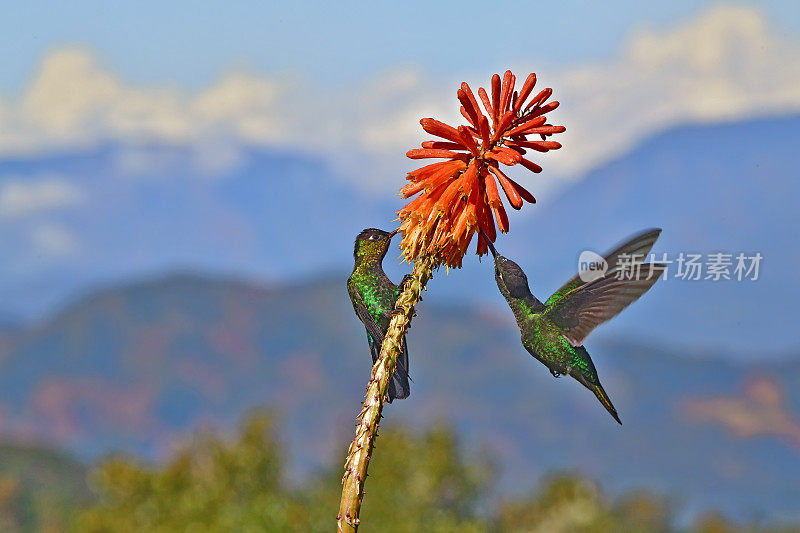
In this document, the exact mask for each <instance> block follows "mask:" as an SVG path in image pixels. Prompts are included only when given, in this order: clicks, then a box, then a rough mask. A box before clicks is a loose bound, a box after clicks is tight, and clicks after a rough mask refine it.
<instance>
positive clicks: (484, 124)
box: [480, 116, 491, 148]
mask: <svg viewBox="0 0 800 533" xmlns="http://www.w3.org/2000/svg"><path fill="white" fill-rule="evenodd" d="M480 126H481V141H482V142H483V148H486V147H488V146H489V136H490V135H491V130H490V129H489V121H488V120H487V119H486V117H483V116H482V117H481V124H480Z"/></svg>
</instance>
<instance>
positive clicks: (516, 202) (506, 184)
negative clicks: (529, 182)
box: [489, 166, 522, 210]
mask: <svg viewBox="0 0 800 533" xmlns="http://www.w3.org/2000/svg"><path fill="white" fill-rule="evenodd" d="M489 172H491V173H492V174H494V175H495V177H496V178H497V181H499V182H500V186H501V187H502V188H503V191H504V192H505V193H506V198H508V203H510V204H511V207H513V208H514V209H517V210H519V209H522V196H520V194H519V192H517V189H516V188H515V187H514V186H513V185H512V184H511V180H510V179H509V178H508V176H506V175H505V174H503V172H502V171H501V170H500V169H499V168H497V167H493V166H489Z"/></svg>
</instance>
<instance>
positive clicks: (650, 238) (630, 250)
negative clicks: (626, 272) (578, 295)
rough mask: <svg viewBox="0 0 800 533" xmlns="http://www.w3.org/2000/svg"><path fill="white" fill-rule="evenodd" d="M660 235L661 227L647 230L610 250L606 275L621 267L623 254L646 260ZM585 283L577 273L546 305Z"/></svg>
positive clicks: (607, 256) (606, 257) (606, 258)
mask: <svg viewBox="0 0 800 533" xmlns="http://www.w3.org/2000/svg"><path fill="white" fill-rule="evenodd" d="M659 235H661V229H660V228H655V229H650V230H646V231H643V232H641V233H639V234H638V235H635V236H633V237H631V238H630V239H628V241H626V242H625V243H623V244H621V245H619V246H618V247H617V248H616V249H615V250H613V251H611V252H608V254H606V256H605V260H606V264H607V265H608V271H607V272H606V275H608V274H609V273H610V272H613V271H614V270H615V269H616V268H618V267H619V265H620V257H621V256H622V257H627V258H628V259H630V258H631V257H634V256H635V257H641V258H642V259H641V260H642V261H644V259H645V258H646V256H647V254H648V253H650V250H651V249H652V248H653V245H654V244H655V242H656V239H658V236H659ZM584 284H585V282H584V281H583V280H581V278H580V275H575V276H574V277H573V278H572V279H571V280H569V281H568V282H566V283H565V284H564V285H562V286H561V288H560V289H558V290H557V291H556V292H555V293H553V295H552V296H551V297H550V298H548V299H547V301H546V302H545V305H551V304H554V303H556V302H557V301H558V300H560V299H562V298H564V297H565V296H566V295H567V294H568V293H569V292H571V291H573V290H575V289H577V288H578V287H580V286H581V285H584Z"/></svg>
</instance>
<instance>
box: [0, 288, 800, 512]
mask: <svg viewBox="0 0 800 533" xmlns="http://www.w3.org/2000/svg"><path fill="white" fill-rule="evenodd" d="M434 281H436V280H434ZM640 310H641V309H640V304H639V303H637V304H634V305H633V306H632V307H631V309H629V310H627V311H626V312H625V313H624V314H636V313H638V312H640ZM351 315H352V309H351V308H350V304H349V301H348V300H347V295H346V291H345V288H344V281H343V278H342V279H340V278H338V277H336V278H321V279H317V280H315V281H311V282H308V283H305V284H294V285H289V286H283V285H272V286H264V285H260V284H253V283H248V282H246V281H242V280H228V279H223V278H213V277H212V278H209V277H207V276H198V275H191V274H186V273H183V274H179V275H173V276H166V277H162V278H153V279H149V280H145V281H142V282H137V283H130V284H126V285H123V286H119V287H116V288H114V287H109V288H107V289H104V290H102V291H100V292H98V293H95V294H92V295H89V296H87V297H86V298H83V299H81V300H78V301H75V302H74V303H72V304H71V305H69V306H68V307H67V308H65V309H62V310H61V311H60V312H58V313H55V314H53V315H52V316H51V317H50V318H48V319H46V320H43V321H41V322H38V323H36V324H33V325H31V326H28V327H26V328H23V329H21V330H19V331H17V332H12V333H10V334H6V335H4V336H2V337H0V413H2V418H1V419H0V422H1V423H0V433H2V434H4V435H6V436H9V437H25V438H27V439H31V438H35V439H38V440H42V441H46V442H51V443H56V444H58V445H60V446H64V447H67V448H68V449H70V450H72V451H73V452H75V453H77V454H78V455H79V456H81V457H84V458H89V457H95V456H97V455H99V454H104V453H107V452H109V451H111V450H122V451H131V452H135V453H138V454H144V455H145V456H149V457H151V458H159V457H163V456H164V454H166V453H168V451H169V450H170V449H171V446H172V443H173V441H174V439H175V438H177V437H179V436H180V435H183V434H185V432H187V431H190V430H191V429H192V428H196V427H198V426H202V425H206V424H212V425H214V426H219V427H222V428H226V427H227V428H229V427H232V426H233V424H234V423H235V421H237V420H238V419H240V418H241V416H242V415H243V414H244V413H245V412H246V411H247V410H248V409H249V408H251V407H253V406H256V405H266V406H272V407H274V408H277V409H278V410H279V412H280V413H281V417H282V419H283V423H282V425H283V426H284V427H285V428H286V430H287V432H286V438H287V440H288V441H289V442H290V443H291V446H290V447H289V448H290V449H291V450H292V456H291V460H292V466H293V471H294V472H295V475H303V474H306V473H309V472H311V471H313V470H314V469H315V468H318V467H319V466H322V465H324V464H328V463H329V462H330V460H331V459H332V458H335V457H338V455H340V454H341V452H342V450H343V449H344V447H345V446H346V442H347V441H348V439H349V438H350V431H351V429H352V420H353V416H354V413H355V412H356V408H357V406H358V401H359V400H360V398H361V397H362V395H363V387H364V383H365V382H366V379H367V377H368V375H369V366H370V358H369V352H368V350H367V349H366V342H365V339H364V333H363V328H362V327H361V326H360V324H358V322H357V321H356V320H355V318H354V317H353V316H351ZM621 339H622V338H617V340H616V341H613V342H612V341H610V340H608V341H605V342H604V341H601V340H597V341H595V340H594V339H593V338H590V339H589V342H588V343H587V347H588V349H589V350H590V352H591V353H592V355H593V357H594V360H595V363H596V365H597V367H598V371H599V373H600V376H601V379H602V380H603V383H604V385H605V387H606V389H607V390H608V392H609V394H610V395H611V397H612V399H613V400H614V403H615V405H616V406H617V408H618V410H619V412H620V416H621V418H622V421H623V423H624V426H623V427H622V428H619V427H618V426H617V425H616V423H614V422H613V420H611V419H610V417H609V416H608V415H607V413H605V411H604V410H603V409H602V407H601V406H599V405H598V404H597V403H596V400H595V399H594V398H593V397H592V395H591V394H590V393H588V392H587V391H585V390H584V389H582V388H581V387H580V386H578V385H577V384H575V383H572V382H570V381H568V380H565V379H559V380H556V379H553V378H552V376H550V374H549V373H548V372H547V371H546V369H545V368H544V367H542V366H541V365H540V364H539V363H538V362H536V361H535V360H533V359H532V358H531V357H530V356H529V355H528V354H527V353H526V352H525V351H524V350H523V349H522V347H521V346H520V344H519V340H518V333H517V332H516V330H515V329H514V325H513V317H512V316H511V315H510V312H507V311H504V312H498V311H497V310H496V309H494V308H487V307H463V306H455V305H450V306H444V307H443V306H438V305H435V304H431V303H430V302H429V301H428V299H427V298H426V300H425V302H423V303H422V304H421V306H420V307H419V316H418V317H417V318H416V319H415V322H414V324H413V328H412V330H411V332H410V334H409V349H410V356H411V365H410V366H411V375H412V377H413V379H414V382H413V384H412V396H411V398H409V399H408V400H404V401H402V402H396V403H395V404H393V405H392V406H391V408H389V409H387V411H386V413H385V415H386V421H385V423H386V424H391V423H393V422H400V421H402V422H404V423H409V424H412V425H424V424H428V423H430V422H433V421H439V420H447V421H448V422H449V423H451V424H453V425H454V426H455V427H456V428H457V429H458V431H459V432H460V433H461V434H462V436H463V437H464V439H465V442H467V443H468V446H472V447H481V446H485V447H488V449H489V450H490V451H491V453H493V454H494V455H495V456H496V457H497V458H498V460H499V465H500V467H501V471H502V472H503V476H502V478H501V479H500V481H499V485H498V490H500V491H501V492H502V491H507V490H513V489H514V488H515V487H526V486H529V484H530V479H531V477H534V476H536V475H539V474H541V473H543V472H544V471H545V470H547V471H550V470H551V469H553V468H577V469H579V470H581V471H584V472H586V473H587V474H589V475H591V476H594V477H596V478H598V479H602V480H603V483H604V485H605V486H607V487H609V488H610V489H612V490H623V489H627V488H631V487H635V486H637V485H644V486H648V487H652V488H654V489H655V490H663V491H664V492H666V493H672V494H685V495H688V496H687V497H688V499H689V500H691V501H692V502H693V503H696V505H698V508H706V507H711V506H713V507H718V508H721V509H723V510H727V511H730V512H731V513H732V514H734V515H736V514H737V513H739V514H741V513H748V512H751V511H753V512H755V511H759V510H762V511H764V512H769V513H770V514H771V515H774V516H790V515H791V516H796V512H797V508H796V501H797V497H798V492H797V491H798V488H797V484H796V479H797V477H798V475H800V466H797V465H798V464H800V463H798V461H797V458H798V455H800V447H798V446H797V445H795V443H794V441H793V440H792V439H793V437H792V435H793V434H792V433H787V432H786V431H787V430H786V428H775V427H773V426H770V425H763V424H762V422H761V421H762V420H766V419H774V417H775V416H779V417H784V418H785V420H786V421H787V422H786V424H789V425H788V426H786V427H788V428H789V430H790V431H793V430H791V424H797V427H798V428H800V422H798V421H799V420H800V416H799V414H800V395H798V392H797V391H800V358H798V357H796V356H795V357H794V358H793V359H791V360H786V361H784V362H774V363H770V362H760V363H757V364H754V363H751V364H743V363H733V362H729V361H725V360H724V359H720V358H718V357H710V358H700V359H698V358H697V357H688V356H686V355H681V353H680V351H678V353H677V354H676V353H673V351H672V350H665V349H658V350H656V349H653V348H651V347H648V346H646V345H642V344H639V343H626V342H623V341H622V340H621ZM742 387H745V389H744V390H745V392H746V393H745V394H743V393H742V390H743V389H742ZM746 387H750V388H746ZM753 387H755V388H753ZM751 389H752V390H753V391H755V392H752V393H751V392H747V391H750V390H751ZM765 398H766V400H764V399H765ZM763 401H766V402H767V403H763ZM715 402H716V403H715ZM720 402H722V403H720ZM725 402H727V403H725ZM776 402H777V403H776ZM719 405H722V406H726V405H727V406H728V407H725V408H724V411H723V412H722V413H720V411H719V408H718V406H719ZM764 410H766V411H764ZM728 412H731V413H738V414H737V417H738V418H737V420H738V422H737V423H738V424H740V426H731V425H729V424H730V423H731V422H730V421H728V420H727V419H726V418H725V416H724V415H725V413H728ZM762 412H766V413H771V414H770V415H769V416H761V415H760V413H762ZM742 420H744V421H745V422H744V424H745V425H744V426H741V424H742V422H741V421H742ZM786 424H784V425H786ZM793 513H794V514H793Z"/></svg>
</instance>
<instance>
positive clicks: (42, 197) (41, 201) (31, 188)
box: [0, 175, 83, 219]
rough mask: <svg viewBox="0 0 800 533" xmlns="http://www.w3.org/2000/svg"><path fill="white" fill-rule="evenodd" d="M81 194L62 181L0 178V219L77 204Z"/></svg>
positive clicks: (48, 177)
mask: <svg viewBox="0 0 800 533" xmlns="http://www.w3.org/2000/svg"><path fill="white" fill-rule="evenodd" d="M82 199H83V194H82V191H81V190H80V189H79V188H78V187H77V186H76V185H74V184H73V183H71V182H69V181H67V180H66V179H64V178H61V177H58V176H54V175H46V176H39V177H32V178H22V177H18V176H6V177H3V178H2V179H0V217H1V218H6V219H8V218H18V217H22V216H26V215H31V214H35V213H41V212H46V211H51V210H53V209H59V208H63V207H67V206H72V205H76V204H78V203H80V202H81V200H82Z"/></svg>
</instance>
